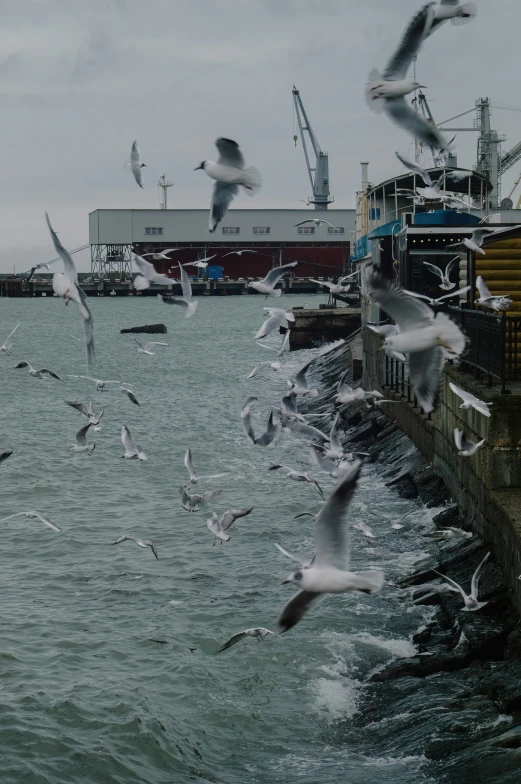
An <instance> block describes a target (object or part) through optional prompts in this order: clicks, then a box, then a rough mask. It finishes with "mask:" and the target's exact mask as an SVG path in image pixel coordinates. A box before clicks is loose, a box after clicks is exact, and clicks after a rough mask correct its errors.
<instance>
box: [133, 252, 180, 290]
mask: <svg viewBox="0 0 521 784" xmlns="http://www.w3.org/2000/svg"><path fill="white" fill-rule="evenodd" d="M134 261H135V262H136V264H137V266H138V269H139V272H140V273H141V274H140V275H136V277H135V278H134V288H135V289H136V291H144V290H145V289H148V288H150V284H151V283H157V284H158V285H160V286H171V285H172V283H173V280H172V278H169V277H168V276H167V275H160V274H159V273H158V272H156V268H155V267H154V265H153V264H151V263H150V262H149V261H146V260H145V259H144V258H142V257H141V256H138V255H137V254H136V253H135V254H134ZM169 261H170V259H169Z"/></svg>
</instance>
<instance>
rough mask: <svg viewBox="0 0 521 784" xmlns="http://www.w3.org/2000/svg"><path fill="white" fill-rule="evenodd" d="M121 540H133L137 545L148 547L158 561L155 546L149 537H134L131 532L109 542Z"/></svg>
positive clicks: (119, 541) (119, 542)
mask: <svg viewBox="0 0 521 784" xmlns="http://www.w3.org/2000/svg"><path fill="white" fill-rule="evenodd" d="M121 542H134V543H135V544H137V546H138V547H143V548H147V547H150V549H151V550H152V552H153V553H154V556H155V558H156V561H159V556H158V554H157V550H156V546H155V544H154V543H153V542H151V541H150V539H136V537H135V536H132V535H131V534H124V535H123V536H120V537H119V539H116V541H115V542H111V544H121Z"/></svg>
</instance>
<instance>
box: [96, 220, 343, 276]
mask: <svg viewBox="0 0 521 784" xmlns="http://www.w3.org/2000/svg"><path fill="white" fill-rule="evenodd" d="M318 219H324V220H326V219H327V222H325V223H320V224H319V225H318V226H317V225H315V223H314V222H313V221H315V220H318ZM302 221H308V222H307V223H305V224H304V225H300V226H299V225H297V224H300V223H302ZM329 224H331V225H329ZM354 227H355V210H354V209H353V210H341V209H328V210H327V212H326V211H313V212H311V211H310V210H302V209H295V210H292V209H289V210H274V209H265V210H263V209H259V210H256V209H251V210H250V209H247V210H230V211H229V212H228V213H227V214H226V215H225V217H224V219H223V221H222V223H221V224H220V225H219V227H218V228H217V230H216V231H215V232H214V233H213V234H210V233H209V231H208V210H207V209H204V210H197V209H195V210H170V209H157V210H118V209H113V210H95V211H94V212H92V213H90V215H89V243H90V246H91V261H92V275H93V277H94V278H100V279H103V278H110V277H116V278H121V279H124V278H128V277H130V276H131V270H132V267H131V262H132V254H133V253H137V254H139V255H140V256H142V255H143V254H144V253H157V254H159V253H161V252H162V251H164V250H165V249H168V248H175V249H176V250H175V252H174V251H171V252H170V253H169V254H168V256H169V259H170V261H167V260H165V259H153V263H154V266H155V268H156V269H157V271H158V272H162V273H164V274H168V270H169V269H170V268H171V267H174V269H173V271H172V273H171V274H172V276H173V277H175V276H176V274H177V276H178V268H177V263H178V262H181V263H186V262H188V261H196V260H197V259H201V258H205V257H208V256H214V258H213V259H211V261H210V262H209V263H210V265H211V266H213V267H218V268H222V274H221V275H219V276H220V277H230V278H239V277H242V278H245V277H251V278H254V277H264V276H265V275H266V273H267V272H268V271H269V270H270V269H272V267H274V266H278V265H279V264H284V263H288V262H290V261H298V262H299V264H298V266H297V267H295V270H294V274H295V276H296V277H317V276H324V277H331V276H335V275H339V274H341V273H342V272H343V271H344V269H345V268H346V266H347V265H348V262H349V253H350V250H349V238H350V234H351V232H352V231H353V230H354ZM246 250H250V251H253V252H249V253H247V252H244V253H241V251H246ZM237 252H239V253H241V255H238V254H237ZM147 258H148V259H149V260H151V257H147ZM194 270H195V268H194ZM176 271H177V272H176Z"/></svg>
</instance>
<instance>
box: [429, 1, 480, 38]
mask: <svg viewBox="0 0 521 784" xmlns="http://www.w3.org/2000/svg"><path fill="white" fill-rule="evenodd" d="M477 13H478V9H477V5H476V3H475V2H474V0H471V2H468V3H462V4H461V5H460V4H459V0H440V2H439V3H438V4H437V5H435V6H434V21H433V23H432V26H431V29H430V32H429V35H431V34H432V33H433V32H434V31H435V30H437V29H438V27H440V26H441V25H442V24H444V22H446V21H447V19H450V23H451V24H453V25H463V24H468V22H471V21H472V20H473V19H474V18H475V17H476V16H477Z"/></svg>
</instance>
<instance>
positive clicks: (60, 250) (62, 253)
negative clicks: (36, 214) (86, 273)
mask: <svg viewBox="0 0 521 784" xmlns="http://www.w3.org/2000/svg"><path fill="white" fill-rule="evenodd" d="M45 219H46V221H47V226H48V227H49V231H50V232H51V237H52V241H53V244H54V249H55V251H56V253H57V254H58V256H59V257H60V258H61V260H62V261H63V265H64V267H65V274H66V276H67V277H68V279H69V280H70V281H71V282H72V283H74V284H75V285H76V286H78V273H77V272H76V265H75V264H74V261H73V260H72V256H71V255H70V253H69V252H68V251H67V250H65V248H64V247H63V245H62V244H61V242H60V240H59V239H58V235H57V234H56V232H55V231H54V229H53V227H52V226H51V221H50V220H49V216H48V214H47V213H45Z"/></svg>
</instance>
